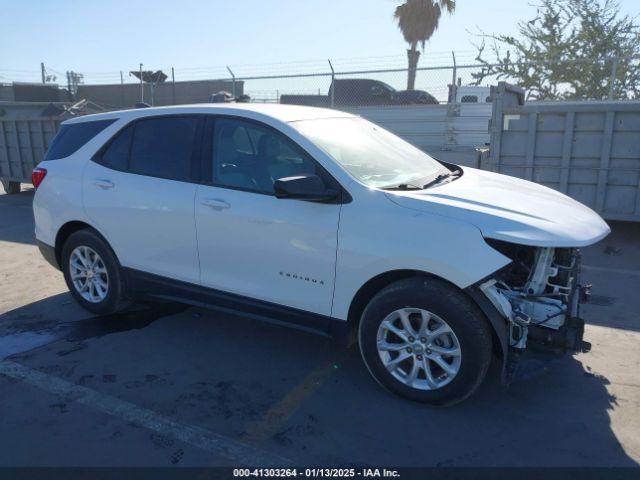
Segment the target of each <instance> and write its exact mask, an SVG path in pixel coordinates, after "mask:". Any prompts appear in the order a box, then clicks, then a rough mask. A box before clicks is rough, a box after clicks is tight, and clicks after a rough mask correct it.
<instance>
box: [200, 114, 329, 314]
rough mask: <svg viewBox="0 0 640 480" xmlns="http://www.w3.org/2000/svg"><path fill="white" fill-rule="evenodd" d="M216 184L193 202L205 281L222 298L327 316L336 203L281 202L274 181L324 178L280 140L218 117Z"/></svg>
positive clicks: (214, 130)
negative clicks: (224, 295)
mask: <svg viewBox="0 0 640 480" xmlns="http://www.w3.org/2000/svg"><path fill="white" fill-rule="evenodd" d="M207 132H208V133H207V134H206V135H209V136H210V137H211V140H212V144H213V146H212V148H211V149H210V150H209V151H210V152H211V156H210V157H209V158H207V154H205V155H204V162H210V168H208V169H207V168H206V165H205V168H204V169H203V170H204V171H207V170H210V171H211V178H212V181H211V182H210V183H211V184H208V185H200V186H199V187H198V191H197V195H196V204H195V209H196V226H197V231H198V245H199V253H200V266H201V282H202V284H203V285H205V286H207V287H211V288H214V289H217V290H221V291H223V292H228V293H232V294H237V295H240V296H243V297H249V298H252V299H258V300H262V301H265V302H270V303H275V304H278V305H283V306H286V307H293V308H294V309H298V310H303V311H307V312H314V313H317V314H321V315H325V316H329V315H330V313H331V302H332V297H333V285H334V275H335V262H336V249H337V233H338V220H339V213H340V205H339V204H327V203H314V202H309V201H301V200H292V199H278V198H276V197H275V195H274V190H273V182H274V180H276V179H278V178H283V177H288V176H294V175H300V174H305V173H313V174H321V175H326V173H325V172H324V171H323V170H322V171H321V168H320V167H319V165H317V163H316V162H315V160H313V159H312V158H311V157H310V156H309V155H308V154H306V152H304V151H302V150H301V149H300V147H298V146H297V145H295V144H294V143H293V142H292V141H291V140H290V139H289V138H287V137H286V136H284V135H283V134H282V133H280V132H278V131H276V130H274V129H272V128H271V127H267V126H265V125H262V124H260V123H256V122H253V121H246V120H240V119H234V118H224V117H222V118H217V119H215V121H212V125H211V126H210V128H209V129H207Z"/></svg>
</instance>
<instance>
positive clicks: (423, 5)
mask: <svg viewBox="0 0 640 480" xmlns="http://www.w3.org/2000/svg"><path fill="white" fill-rule="evenodd" d="M443 9H444V10H446V11H447V12H448V13H453V11H454V10H455V9H456V2H455V0H406V1H405V2H404V3H403V4H402V5H400V6H398V7H397V8H396V11H395V13H394V14H393V16H394V18H395V19H396V20H397V21H398V28H400V30H401V31H402V35H403V36H404V39H405V40H406V42H407V43H408V44H409V45H410V46H411V48H410V49H408V50H407V57H408V60H409V75H408V77H407V90H413V89H414V88H415V84H416V69H417V68H418V60H419V59H420V52H419V51H418V43H420V44H421V47H422V50H423V51H424V44H425V42H426V41H427V40H429V39H430V38H431V35H433V32H435V31H436V29H437V28H438V22H439V21H440V16H441V15H442V10H443Z"/></svg>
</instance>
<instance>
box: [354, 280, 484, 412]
mask: <svg viewBox="0 0 640 480" xmlns="http://www.w3.org/2000/svg"><path fill="white" fill-rule="evenodd" d="M358 339H359V344H360V351H361V353H362V357H363V359H364V362H365V364H366V365H367V368H368V369H369V371H370V372H371V375H372V376H373V377H374V378H375V379H376V380H377V381H378V383H380V384H381V385H382V386H384V387H385V388H387V389H388V390H390V391H392V392H394V393H397V394H399V395H402V396H403V397H406V398H408V399H411V400H415V401H419V402H423V403H427V404H430V405H441V406H446V405H452V404H454V403H457V402H460V401H462V400H464V399H465V398H467V397H468V396H469V395H471V394H472V393H473V392H474V391H475V390H476V389H477V388H478V386H479V385H480V384H481V383H482V380H483V379H484V377H485V375H486V373H487V370H488V368H489V363H490V361H491V331H490V329H489V326H488V324H487V321H486V320H485V318H484V316H483V314H482V312H481V311H480V310H479V309H478V308H477V307H476V306H475V305H474V304H473V303H472V302H471V300H469V299H468V298H467V297H466V296H465V295H464V293H463V292H461V291H460V290H458V289H457V288H456V287H454V286H452V285H449V284H447V283H446V282H444V281H442V280H439V279H434V278H429V277H424V278H423V277H414V278H409V279H405V280H400V281H398V282H395V283H393V284H391V285H389V286H388V287H386V288H384V289H383V290H382V291H380V292H379V293H378V294H377V295H376V296H375V297H374V298H373V299H372V300H371V302H370V303H369V305H368V306H367V308H366V309H365V311H364V313H363V315H362V319H361V322H360V326H359V333H358Z"/></svg>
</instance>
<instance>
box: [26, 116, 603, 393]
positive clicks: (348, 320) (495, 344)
mask: <svg viewBox="0 0 640 480" xmlns="http://www.w3.org/2000/svg"><path fill="white" fill-rule="evenodd" d="M33 182H34V185H35V186H36V188H37V190H36V193H35V198H34V201H33V210H34V215H35V225H36V227H35V234H36V239H37V243H38V245H39V247H40V250H41V252H42V254H43V255H44V257H45V258H46V259H47V260H48V261H49V262H50V263H51V264H53V265H54V266H55V267H57V268H59V269H60V270H62V272H63V273H64V278H65V280H66V283H67V285H68V287H69V290H70V291H71V293H72V295H73V296H74V298H75V299H76V300H77V301H78V303H80V305H82V306H83V307H84V308H86V309H87V310H89V311H91V312H94V313H96V314H108V313H113V312H116V311H119V310H121V309H124V308H126V307H127V305H128V304H129V303H130V302H131V301H132V300H135V299H153V298H156V299H172V300H179V301H182V302H186V303H192V304H197V305H206V306H209V307H211V308H214V309H215V308H217V309H220V310H222V311H225V312H226V311H230V310H233V311H241V312H245V313H246V314H247V315H248V316H251V317H253V318H259V319H264V320H267V321H271V322H275V323H286V324H290V325H294V326H297V327H299V328H303V329H305V330H308V331H313V332H317V333H322V334H325V335H330V336H333V337H336V338H338V339H341V340H343V341H344V342H345V343H347V344H349V343H351V342H357V343H358V344H359V348H360V351H361V353H362V358H363V360H364V363H365V365H366V366H367V368H368V370H369V372H371V375H372V376H373V378H374V379H375V380H377V381H378V383H380V384H381V385H382V386H383V387H385V388H387V389H388V390H390V391H392V392H395V393H397V394H399V395H402V396H404V397H406V398H409V399H412V400H416V401H421V402H424V403H427V404H431V405H450V404H453V403H456V402H459V401H461V400H463V399H465V398H467V397H468V396H469V395H470V394H471V393H472V392H473V391H474V390H476V388H477V387H478V386H479V385H480V384H481V382H482V380H483V379H484V377H485V375H486V373H487V369H488V367H489V362H490V360H491V357H492V353H495V354H496V355H498V356H499V358H500V360H501V361H502V365H503V367H502V372H503V374H502V376H503V380H504V381H505V382H508V381H509V380H510V379H512V378H513V376H514V372H516V371H517V370H518V362H519V360H520V359H521V358H522V357H523V353H524V352H525V350H527V349H530V348H531V347H536V351H538V350H539V349H541V348H543V349H547V350H552V351H554V352H564V351H580V350H582V349H585V348H586V347H585V345H588V344H587V343H586V342H583V340H582V336H583V331H584V321H583V320H582V319H581V318H580V316H579V311H578V309H579V303H580V302H581V301H582V300H583V299H584V297H585V296H586V294H587V291H586V290H587V285H584V284H581V283H580V280H579V276H578V275H579V266H580V253H579V250H578V248H579V247H583V246H586V245H590V244H593V243H595V242H597V241H598V240H600V239H602V238H603V237H605V236H606V235H607V234H608V233H609V231H610V230H609V227H608V226H607V224H606V223H605V222H604V221H603V220H602V219H601V218H600V217H599V216H598V215H597V214H596V213H595V212H593V211H592V210H591V209H589V208H587V207H586V206H584V205H582V204H580V203H578V202H576V201H574V200H572V199H571V198H568V197H567V196H565V195H563V194H561V193H558V192H556V191H554V190H551V189H549V188H546V187H543V186H541V185H537V184H535V183H530V182H527V181H524V180H519V179H516V178H513V177H509V176H505V175H499V174H496V173H491V172H487V171H481V170H477V169H474V168H467V167H459V166H457V165H453V164H449V163H445V162H441V161H437V160H435V159H433V158H431V157H430V156H429V155H427V154H425V153H424V152H422V151H421V150H419V149H417V148H415V147H413V146H412V145H410V144H409V143H407V142H405V141H404V140H401V139H400V138H398V137H396V136H395V135H393V134H391V133H389V132H387V131H385V130H383V129H382V128H380V127H378V126H377V125H375V124H373V123H370V122H368V121H366V120H364V119H362V118H360V117H357V116H354V115H350V114H348V113H343V112H338V111H334V110H328V109H319V108H310V107H301V106H284V105H251V104H237V105H197V106H180V107H164V108H146V109H138V110H127V111H121V112H110V113H103V114H99V115H89V116H85V117H81V118H74V119H71V120H68V121H66V122H64V123H63V124H62V126H61V128H60V131H59V132H58V134H57V136H56V137H55V139H54V140H53V142H52V143H51V145H50V147H49V150H48V152H47V154H46V157H45V159H44V161H42V162H41V163H40V164H39V165H38V167H37V168H36V169H35V170H34V172H33Z"/></svg>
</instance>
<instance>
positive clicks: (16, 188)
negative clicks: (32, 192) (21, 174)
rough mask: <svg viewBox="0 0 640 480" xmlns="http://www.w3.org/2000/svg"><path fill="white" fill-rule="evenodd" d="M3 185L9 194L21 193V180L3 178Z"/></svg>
mask: <svg viewBox="0 0 640 480" xmlns="http://www.w3.org/2000/svg"><path fill="white" fill-rule="evenodd" d="M2 187H3V188H4V191H5V192H6V193H7V195H15V194H16V193H20V182H10V181H9V180H2Z"/></svg>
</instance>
